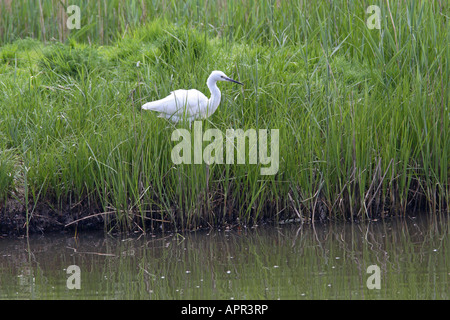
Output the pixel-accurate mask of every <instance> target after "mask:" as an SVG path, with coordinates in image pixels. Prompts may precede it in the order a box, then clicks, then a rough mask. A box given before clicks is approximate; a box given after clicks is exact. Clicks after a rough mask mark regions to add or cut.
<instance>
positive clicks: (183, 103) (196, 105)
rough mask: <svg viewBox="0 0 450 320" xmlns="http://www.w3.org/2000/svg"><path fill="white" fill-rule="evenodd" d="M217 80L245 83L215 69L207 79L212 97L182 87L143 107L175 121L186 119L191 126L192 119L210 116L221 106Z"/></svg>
mask: <svg viewBox="0 0 450 320" xmlns="http://www.w3.org/2000/svg"><path fill="white" fill-rule="evenodd" d="M217 81H230V82H234V83H237V84H240V85H243V83H241V82H238V81H236V80H233V79H231V78H229V77H227V75H226V74H225V73H223V72H222V71H213V72H211V75H210V76H209V77H208V80H207V81H206V85H207V86H208V88H209V91H210V92H211V98H209V99H208V98H207V97H206V96H205V95H204V94H203V93H201V92H200V91H198V90H196V89H190V90H184V89H180V90H175V91H172V92H171V93H170V95H168V96H167V97H165V98H163V99H161V100H157V101H152V102H147V103H146V104H144V105H143V106H142V109H144V110H151V111H156V112H159V116H160V117H164V118H166V119H169V120H171V121H172V122H175V123H177V122H179V121H182V120H183V119H185V120H186V121H188V122H189V127H190V125H191V122H192V121H194V120H195V119H202V118H203V119H204V118H208V117H209V116H211V115H212V114H213V113H214V112H215V111H216V110H217V107H219V104H220V97H221V94H220V90H219V88H218V87H217Z"/></svg>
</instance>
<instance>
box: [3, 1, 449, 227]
mask: <svg viewBox="0 0 450 320" xmlns="http://www.w3.org/2000/svg"><path fill="white" fill-rule="evenodd" d="M72 2H73V4H77V5H79V6H80V7H81V8H82V15H81V25H82V28H81V29H80V30H66V29H64V23H62V22H61V21H63V20H64V10H63V11H61V10H62V8H63V7H62V4H64V5H66V4H67V2H65V1H44V0H42V1H39V2H36V1H25V0H18V1H14V2H12V1H1V2H0V9H1V11H0V19H1V20H0V21H1V22H0V43H2V47H1V48H0V74H1V78H0V79H1V80H0V87H1V90H0V119H1V120H0V137H1V142H0V150H1V152H0V203H1V205H0V208H1V214H2V215H3V216H7V215H8V214H11V211H12V210H13V207H12V206H11V205H10V202H8V199H15V200H16V201H22V202H23V204H24V206H25V207H24V210H23V212H22V213H23V214H25V212H35V210H43V208H46V209H45V210H46V212H47V211H49V212H52V214H51V215H52V217H54V216H56V217H57V218H55V219H59V220H58V221H60V222H61V221H63V223H62V224H64V222H65V223H69V222H73V221H74V220H76V219H79V218H82V217H83V218H85V217H87V216H89V215H93V218H92V219H83V220H81V221H80V225H82V224H89V223H93V221H104V222H105V228H106V229H107V230H110V229H111V228H115V227H117V228H119V229H123V230H135V229H138V230H139V229H145V230H151V231H154V230H159V229H161V228H163V229H165V228H170V229H176V230H183V229H196V228H199V227H208V226H213V227H222V226H227V225H228V226H229V225H235V224H243V225H250V224H254V223H259V222H261V221H266V220H268V219H269V220H284V219H300V220H302V221H311V220H318V219H346V220H352V219H373V218H377V217H380V216H383V217H384V216H386V215H406V214H407V213H408V211H409V210H412V209H414V208H416V209H421V210H424V209H426V210H427V211H429V212H430V213H431V214H436V213H437V212H448V203H449V195H450V186H449V185H450V184H449V165H448V163H449V161H448V159H449V153H450V145H449V143H450V142H449V141H450V133H449V122H450V116H449V110H448V92H449V79H450V71H449V65H448V57H449V53H450V52H449V50H450V49H449V46H448V42H449V23H448V15H445V14H444V13H445V12H448V4H447V3H446V2H439V1H409V2H401V1H398V2H389V5H387V3H386V2H380V3H379V4H378V5H379V7H380V8H381V13H382V14H381V29H380V30H376V29H373V30H371V29H369V28H367V25H366V20H367V18H368V16H369V14H367V13H366V12H365V10H366V8H367V6H368V5H369V4H367V3H365V2H364V1H362V2H360V1H357V2H353V1H351V2H347V1H339V2H329V1H314V2H309V1H300V0H299V1H294V0H292V1H266V2H262V3H261V2H255V3H253V2H241V1H202V0H198V1H187V2H186V3H184V4H179V3H178V2H158V3H156V4H153V2H150V1H144V0H142V1H128V2H121V1H72ZM72 2H71V4H72ZM39 5H40V6H39ZM52 19H53V20H52ZM58 19H61V20H58ZM42 21H44V23H43V24H42ZM55 21H56V23H55ZM36 39H37V40H36ZM138 61H139V65H137V62H138ZM216 69H217V70H223V71H224V72H226V73H227V74H229V75H230V76H232V77H233V78H235V79H237V80H239V81H242V82H245V87H244V88H237V87H234V86H222V87H221V89H222V102H221V105H220V107H219V109H218V111H217V112H216V113H215V114H214V115H213V117H212V118H210V119H208V120H204V121H203V128H204V130H206V129H208V128H218V129H220V130H221V131H222V132H225V131H226V129H228V128H240V129H243V130H247V129H250V128H256V129H257V128H261V129H278V130H279V133H280V143H279V154H280V167H279V171H278V173H277V174H276V175H273V176H261V175H260V170H259V169H260V165H250V164H248V161H247V162H246V163H247V164H244V165H241V164H233V165H229V164H213V165H210V166H208V165H206V164H192V165H187V164H185V165H174V164H173V163H172V160H171V157H170V155H171V150H172V147H173V146H174V144H175V143H173V142H171V140H170V137H171V134H172V132H173V130H174V129H175V127H174V126H173V125H172V124H170V123H168V122H166V121H164V120H163V119H160V118H157V117H156V116H155V115H153V114H151V113H147V112H141V111H140V106H141V105H142V104H143V102H146V101H149V100H155V99H159V98H161V97H164V96H165V95H167V94H168V93H169V92H170V90H173V89H177V88H197V89H199V90H201V91H203V92H205V93H206V92H207V87H206V83H205V82H206V78H207V76H208V75H209V73H210V71H211V70H216ZM25 167H26V169H27V171H26V175H25V174H24V172H25V171H24V170H25ZM21 190H27V192H26V195H27V201H24V192H23V191H21ZM25 209H26V210H25ZM61 212H63V214H64V216H65V217H66V218H61V214H59V215H58V213H61ZM98 213H101V214H100V215H99V214H98ZM64 219H67V220H64ZM28 221H29V220H28V219H27V224H28ZM33 221H35V223H36V224H38V218H37V217H36V216H32V217H31V222H30V223H31V224H32V225H33Z"/></svg>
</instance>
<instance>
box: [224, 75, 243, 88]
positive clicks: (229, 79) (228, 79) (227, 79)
mask: <svg viewBox="0 0 450 320" xmlns="http://www.w3.org/2000/svg"><path fill="white" fill-rule="evenodd" d="M222 79H223V80H226V81H230V82H234V83H237V84H240V85H241V86H243V85H244V84H243V83H241V82H239V81H236V80H233V79H231V78H227V77H222Z"/></svg>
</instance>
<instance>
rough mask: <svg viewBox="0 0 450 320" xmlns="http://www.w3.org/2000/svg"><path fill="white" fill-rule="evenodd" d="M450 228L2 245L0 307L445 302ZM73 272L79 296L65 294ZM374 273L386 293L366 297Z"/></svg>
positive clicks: (305, 229)
mask: <svg viewBox="0 0 450 320" xmlns="http://www.w3.org/2000/svg"><path fill="white" fill-rule="evenodd" d="M448 234H449V224H448V222H442V221H441V222H437V221H431V220H426V219H404V220H403V219H402V220H393V221H384V222H377V223H370V224H328V225H314V226H312V225H284V226H280V227H273V226H272V227H259V228H256V229H252V230H233V231H209V232H197V233H189V234H183V235H179V234H166V235H158V236H156V237H152V236H140V237H137V236H136V237H119V238H118V237H111V236H105V235H104V234H103V233H101V234H99V233H83V234H80V235H79V237H78V238H73V237H72V236H71V235H68V234H65V235H47V236H32V237H30V238H29V239H28V240H27V239H2V240H0V259H1V260H0V298H2V299H12V298H25V299H29V298H31V299H73V298H76V299H78V298H79V299H380V298H381V299H448V298H449V290H448V289H449V285H448V284H449V281H448V280H449V277H450V274H449V272H450V269H449V266H448V261H449V258H450V250H449V240H448ZM70 265H77V266H79V267H80V276H81V289H80V290H76V289H72V290H70V289H68V288H67V283H66V282H67V279H68V277H69V275H68V274H67V273H66V270H67V268H68V267H69V266H70ZM370 265H377V266H379V267H380V271H381V279H380V280H381V288H380V289H379V290H377V289H373V290H370V289H368V288H367V285H366V282H367V279H368V277H369V276H370V274H368V273H367V268H368V267H369V266H370Z"/></svg>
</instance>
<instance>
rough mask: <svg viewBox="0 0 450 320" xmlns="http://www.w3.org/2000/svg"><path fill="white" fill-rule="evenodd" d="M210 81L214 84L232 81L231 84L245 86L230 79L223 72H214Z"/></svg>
mask: <svg viewBox="0 0 450 320" xmlns="http://www.w3.org/2000/svg"><path fill="white" fill-rule="evenodd" d="M209 81H214V82H216V81H230V82H234V83H237V84H240V85H244V84H243V83H241V82H238V81H236V80H233V79H231V78H229V77H228V76H227V75H226V74H225V73H223V72H222V71H213V72H211V75H210V76H209V78H208V82H209Z"/></svg>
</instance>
